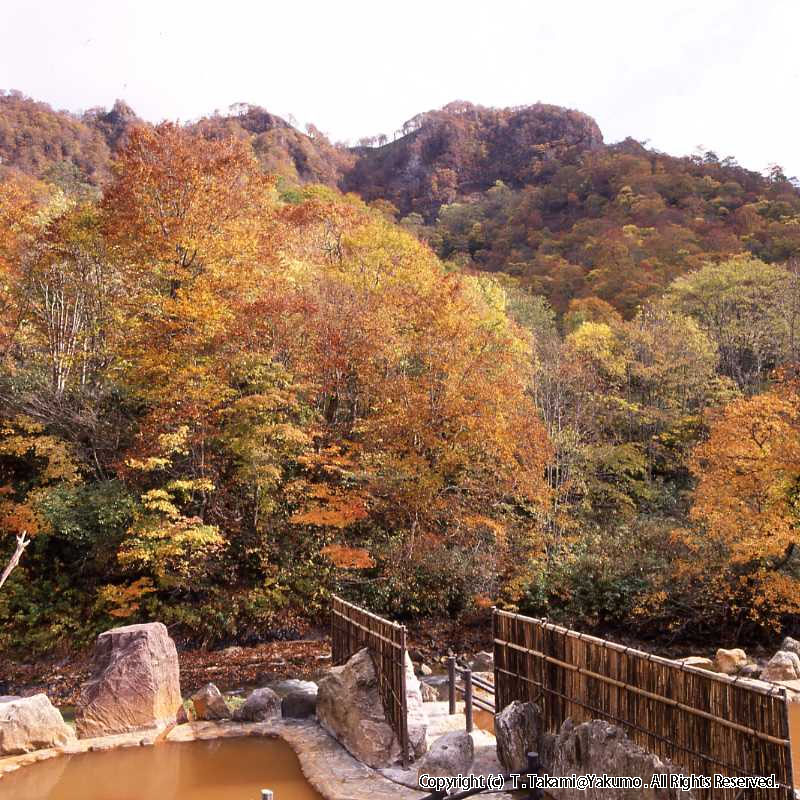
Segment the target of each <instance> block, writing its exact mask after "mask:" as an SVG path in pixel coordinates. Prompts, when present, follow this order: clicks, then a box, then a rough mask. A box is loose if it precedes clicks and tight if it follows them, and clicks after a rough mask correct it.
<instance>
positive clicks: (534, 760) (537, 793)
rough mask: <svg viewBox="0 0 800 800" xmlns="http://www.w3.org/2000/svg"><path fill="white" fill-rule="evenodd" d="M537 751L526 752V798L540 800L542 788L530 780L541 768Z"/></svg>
mask: <svg viewBox="0 0 800 800" xmlns="http://www.w3.org/2000/svg"><path fill="white" fill-rule="evenodd" d="M541 766H542V765H541V764H540V762H539V754H538V753H528V800H542V790H541V789H540V788H538V787H537V786H536V785H535V783H534V781H533V780H532V779H533V777H534V776H536V775H538V774H539V770H540V769H541Z"/></svg>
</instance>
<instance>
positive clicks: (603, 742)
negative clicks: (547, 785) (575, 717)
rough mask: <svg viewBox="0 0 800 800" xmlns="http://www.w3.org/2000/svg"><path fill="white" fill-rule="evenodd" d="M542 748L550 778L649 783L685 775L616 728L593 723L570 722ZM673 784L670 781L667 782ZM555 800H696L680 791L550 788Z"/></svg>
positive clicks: (606, 724) (548, 736) (659, 789)
mask: <svg viewBox="0 0 800 800" xmlns="http://www.w3.org/2000/svg"><path fill="white" fill-rule="evenodd" d="M543 738H544V739H546V743H543V747H542V754H543V757H542V765H543V768H544V770H545V771H546V772H547V774H549V775H553V776H561V777H563V776H567V775H573V774H578V775H586V774H594V775H610V776H616V777H640V778H642V781H643V782H644V783H645V784H650V783H651V782H652V778H653V775H656V774H674V773H679V772H681V770H680V769H678V768H676V767H675V766H674V765H673V764H672V763H670V762H669V761H662V760H661V759H660V758H659V757H658V756H656V755H653V754H652V753H648V752H647V751H646V750H644V749H643V748H642V747H639V745H637V744H634V743H633V742H632V741H631V740H630V739H629V738H628V737H627V736H626V735H625V733H624V732H623V731H622V730H621V729H620V728H618V727H617V726H615V725H611V724H610V723H608V722H604V721H602V720H592V721H591V722H583V723H581V724H580V725H575V724H574V723H573V722H572V720H571V719H568V720H566V721H565V722H564V724H563V725H562V726H561V730H560V731H559V733H558V735H557V736H552V735H546V736H545V737H543ZM667 783H669V779H668V780H667ZM548 793H549V794H550V796H551V797H553V798H555V800H692V798H694V795H693V794H692V793H691V792H680V791H678V789H661V788H654V787H651V788H647V789H608V788H602V789H601V788H588V789H586V790H585V791H581V790H579V789H553V790H550V789H548Z"/></svg>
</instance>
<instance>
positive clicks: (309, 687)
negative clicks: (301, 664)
mask: <svg viewBox="0 0 800 800" xmlns="http://www.w3.org/2000/svg"><path fill="white" fill-rule="evenodd" d="M327 671H328V670H327V669H325V670H323V671H322V673H321V675H326V674H327ZM269 688H270V689H272V690H273V691H274V692H275V693H276V694H277V695H279V696H280V697H286V695H288V694H289V693H290V692H298V691H299V692H312V693H313V694H316V693H317V684H316V683H315V682H314V681H301V680H298V679H297V678H287V679H286V680H283V681H278V682H277V683H272V684H270V687H269Z"/></svg>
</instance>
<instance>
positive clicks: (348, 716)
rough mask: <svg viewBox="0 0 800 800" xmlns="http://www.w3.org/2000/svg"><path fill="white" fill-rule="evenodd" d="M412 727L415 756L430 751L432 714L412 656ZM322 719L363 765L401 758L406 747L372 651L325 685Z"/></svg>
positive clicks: (408, 662)
mask: <svg viewBox="0 0 800 800" xmlns="http://www.w3.org/2000/svg"><path fill="white" fill-rule="evenodd" d="M406 690H407V704H408V729H409V739H410V744H411V749H412V751H413V755H414V757H419V756H420V755H422V753H424V752H425V748H426V742H425V733H426V727H427V716H426V715H425V712H424V709H423V703H422V693H421V690H420V688H419V681H418V680H417V679H416V676H415V675H414V669H413V665H412V663H411V659H410V658H406ZM317 717H318V718H319V720H320V723H321V724H322V726H323V727H324V728H325V729H326V730H327V731H328V733H330V734H331V735H332V736H334V737H335V738H336V739H338V741H339V742H340V743H341V744H342V745H343V746H344V747H345V748H346V749H347V750H348V751H349V752H350V753H351V754H352V755H353V756H355V758H357V759H358V760H359V761H362V762H363V763H365V764H367V765H368V766H370V767H373V768H376V769H377V768H380V767H388V766H391V765H392V764H394V763H396V762H397V761H398V760H400V757H401V748H400V743H399V742H398V740H397V737H396V736H395V734H394V731H393V730H392V728H391V726H390V725H389V723H388V721H387V719H386V714H385V713H384V709H383V701H382V700H381V696H380V693H379V690H378V679H377V675H376V673H375V666H374V664H373V661H372V657H371V656H370V653H369V650H367V649H366V648H363V649H362V650H359V651H358V652H357V653H355V654H354V655H353V656H352V657H351V658H350V660H349V661H348V662H347V663H346V664H343V665H342V666H340V667H332V668H331V669H330V670H329V671H328V673H327V674H326V675H325V676H324V677H323V678H322V679H321V680H320V682H319V692H318V695H317Z"/></svg>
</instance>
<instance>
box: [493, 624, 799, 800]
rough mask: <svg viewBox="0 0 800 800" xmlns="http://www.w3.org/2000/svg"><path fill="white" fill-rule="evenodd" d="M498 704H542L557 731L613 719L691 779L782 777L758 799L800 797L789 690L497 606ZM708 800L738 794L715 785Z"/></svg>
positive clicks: (705, 793)
mask: <svg viewBox="0 0 800 800" xmlns="http://www.w3.org/2000/svg"><path fill="white" fill-rule="evenodd" d="M492 627H493V638H494V665H495V708H496V710H497V711H500V710H502V709H503V708H505V707H506V706H507V705H508V704H509V703H511V702H512V701H513V700H521V701H534V702H536V703H537V704H538V705H539V707H540V709H541V711H542V717H543V728H544V730H546V731H548V732H550V733H557V732H558V730H559V729H560V727H561V725H562V724H563V723H564V721H565V720H566V719H567V718H568V717H571V718H572V720H573V721H574V722H575V723H580V722H584V721H587V720H592V719H604V720H607V721H610V722H613V723H616V724H618V725H620V726H621V727H623V728H624V730H625V731H626V733H627V734H628V736H629V737H630V738H631V739H632V740H633V741H634V742H636V743H638V744H640V745H641V746H642V747H644V748H645V749H646V750H649V751H650V752H653V753H655V754H656V755H658V756H660V757H662V758H668V759H670V760H671V761H672V762H673V763H674V764H675V765H676V766H678V767H679V768H680V769H681V771H682V772H684V773H685V774H691V773H694V774H697V775H707V776H712V775H714V774H715V773H719V774H722V775H727V776H730V777H742V776H765V777H769V776H771V775H775V776H776V779H777V781H778V783H779V784H780V787H781V789H780V790H776V789H754V790H753V791H752V792H749V793H746V796H748V797H751V798H763V800H767V799H768V798H769V799H770V800H775V798H776V797H779V796H781V790H782V791H783V793H784V795H785V796H786V797H793V793H792V790H791V789H790V787H791V786H792V764H791V751H790V747H789V727H788V717H787V707H786V690H785V689H783V688H781V687H777V686H775V687H768V686H766V685H763V684H759V683H756V682H753V681H746V680H743V679H740V678H733V677H729V676H726V675H719V674H716V673H711V672H708V671H706V670H701V669H698V668H696V667H691V666H687V665H685V664H682V663H681V662H677V661H670V660H669V659H666V658H660V657H659V656H654V655H651V654H649V653H644V652H642V651H640V650H634V649H632V648H630V647H624V646H622V645H618V644H614V643H612V642H608V641H606V640H604V639H599V638H597V637H594V636H588V635H586V634H581V633H578V632H577V631H572V630H568V629H567V628H562V627H560V626H558V625H553V624H550V623H547V622H545V621H543V620H538V619H533V618H531V617H524V616H521V615H519V614H510V613H508V612H505V611H499V610H495V612H494V614H493V619H492ZM697 795H698V796H700V797H707V798H710V797H725V798H727V797H731V798H733V797H735V796H736V795H737V792H736V791H733V790H728V789H724V790H722V789H713V788H712V789H710V790H700V791H699V792H697Z"/></svg>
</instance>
